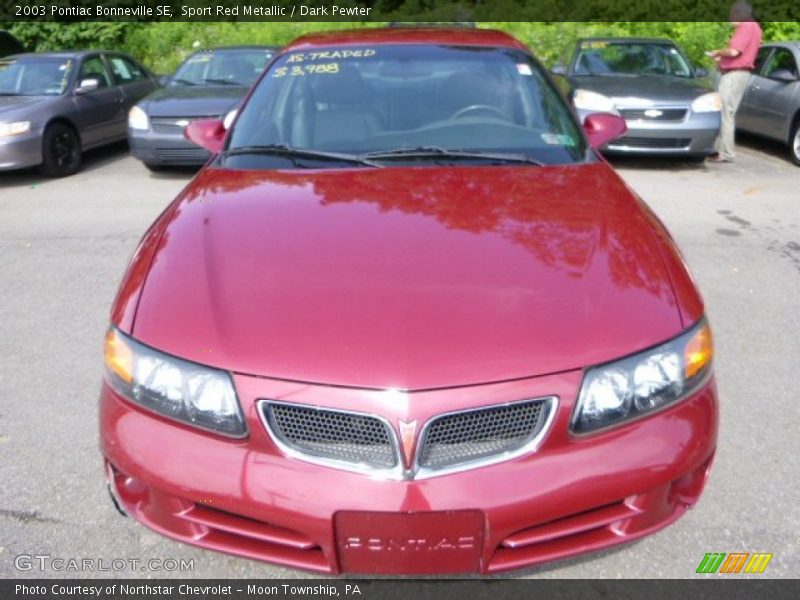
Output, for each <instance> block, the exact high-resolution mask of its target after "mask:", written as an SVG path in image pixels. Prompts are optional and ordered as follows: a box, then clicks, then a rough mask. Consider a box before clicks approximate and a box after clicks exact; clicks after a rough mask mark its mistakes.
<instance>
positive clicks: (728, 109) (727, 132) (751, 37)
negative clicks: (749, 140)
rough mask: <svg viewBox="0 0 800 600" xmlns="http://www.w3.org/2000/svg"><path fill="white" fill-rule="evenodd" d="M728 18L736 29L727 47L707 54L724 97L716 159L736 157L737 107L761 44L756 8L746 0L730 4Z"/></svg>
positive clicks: (719, 160) (725, 160)
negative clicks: (754, 14) (716, 73)
mask: <svg viewBox="0 0 800 600" xmlns="http://www.w3.org/2000/svg"><path fill="white" fill-rule="evenodd" d="M729 20H730V22H731V25H732V26H733V27H735V31H734V33H733V36H732V37H731V40H730V42H728V46H727V47H726V48H722V49H720V50H712V51H711V52H708V53H707V54H708V56H710V57H711V58H713V59H714V61H716V63H717V68H718V69H719V72H720V74H721V76H720V78H719V95H720V96H721V97H722V127H721V129H720V132H719V137H718V138H717V145H716V147H717V152H718V154H717V156H716V157H715V158H713V159H711V160H712V161H713V162H732V161H733V159H734V157H735V156H736V153H735V152H734V133H735V131H736V109H738V108H739V103H740V102H741V101H742V97H743V96H744V92H745V89H746V88H747V82H748V81H749V79H750V72H751V71H752V70H753V66H754V65H755V62H756V54H757V53H758V49H759V47H760V46H761V35H762V33H761V27H759V25H758V23H756V22H755V20H754V19H753V9H752V7H751V6H750V5H749V4H748V3H747V2H745V1H744V0H739V1H738V2H736V3H735V4H734V5H733V6H732V7H731V13H730V18H729Z"/></svg>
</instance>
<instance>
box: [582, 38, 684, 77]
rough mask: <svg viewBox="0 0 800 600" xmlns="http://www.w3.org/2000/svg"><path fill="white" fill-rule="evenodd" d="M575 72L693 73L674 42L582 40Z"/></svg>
mask: <svg viewBox="0 0 800 600" xmlns="http://www.w3.org/2000/svg"><path fill="white" fill-rule="evenodd" d="M573 70H574V73H575V75H668V76H673V77H692V68H691V67H690V66H689V62H688V61H687V60H686V58H684V56H683V55H682V54H681V53H680V51H679V50H678V49H677V48H676V47H675V46H673V45H672V44H658V43H634V42H610V41H602V40H600V41H598V40H590V41H585V42H581V45H580V48H579V50H578V55H577V56H576V57H575V66H574V69H573Z"/></svg>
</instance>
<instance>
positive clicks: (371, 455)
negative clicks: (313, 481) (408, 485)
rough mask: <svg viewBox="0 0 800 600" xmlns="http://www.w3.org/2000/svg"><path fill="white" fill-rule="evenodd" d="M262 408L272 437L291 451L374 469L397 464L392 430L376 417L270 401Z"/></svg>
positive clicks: (324, 459)
mask: <svg viewBox="0 0 800 600" xmlns="http://www.w3.org/2000/svg"><path fill="white" fill-rule="evenodd" d="M261 410H262V412H263V416H264V418H265V420H266V422H267V424H268V426H269V429H270V431H271V433H272V435H273V439H275V440H276V442H277V443H279V444H280V445H282V446H284V448H285V449H288V450H289V451H290V452H292V451H294V452H297V453H300V454H302V455H304V456H306V457H317V458H318V459H321V460H322V461H336V462H339V463H349V464H351V465H366V466H368V467H371V468H374V469H391V468H392V467H395V466H397V464H398V452H397V448H396V445H395V443H394V439H395V438H394V434H393V432H392V431H391V429H390V428H389V425H388V424H387V423H386V422H385V421H383V420H381V419H379V418H377V417H373V416H369V415H363V414H360V413H351V412H345V411H338V410H328V409H321V408H315V407H312V406H300V405H297V404H285V403H280V402H271V401H270V402H263V403H262V404H261Z"/></svg>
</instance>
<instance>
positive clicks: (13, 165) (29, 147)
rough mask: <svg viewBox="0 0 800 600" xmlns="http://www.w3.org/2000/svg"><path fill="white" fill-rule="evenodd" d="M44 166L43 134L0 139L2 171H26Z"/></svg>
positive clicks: (35, 132)
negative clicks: (37, 166) (26, 169)
mask: <svg viewBox="0 0 800 600" xmlns="http://www.w3.org/2000/svg"><path fill="white" fill-rule="evenodd" d="M40 164H42V132H41V131H30V132H28V133H26V134H24V135H19V136H10V137H0V171H11V170H14V169H25V168H27V167H35V166H36V165H40Z"/></svg>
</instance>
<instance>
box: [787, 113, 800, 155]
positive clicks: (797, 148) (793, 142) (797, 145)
mask: <svg viewBox="0 0 800 600" xmlns="http://www.w3.org/2000/svg"><path fill="white" fill-rule="evenodd" d="M789 154H790V155H791V157H792V162H793V163H794V164H796V165H797V166H799V167H800V117H798V118H797V120H796V122H795V124H794V129H793V130H792V135H791V137H790V138H789Z"/></svg>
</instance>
